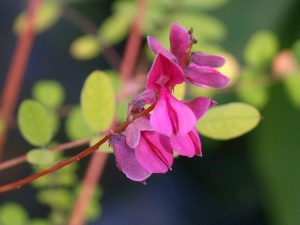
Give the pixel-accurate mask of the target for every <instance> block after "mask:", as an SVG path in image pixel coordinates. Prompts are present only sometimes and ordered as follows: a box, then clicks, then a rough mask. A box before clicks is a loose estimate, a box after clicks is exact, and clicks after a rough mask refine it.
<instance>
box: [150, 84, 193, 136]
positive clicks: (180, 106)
mask: <svg viewBox="0 0 300 225" xmlns="http://www.w3.org/2000/svg"><path fill="white" fill-rule="evenodd" d="M150 124H151V126H152V127H153V128H154V129H155V130H156V131H157V132H159V133H161V134H164V135H167V136H172V135H185V134H186V133H188V132H189V131H191V130H192V129H193V127H194V126H195V124H196V116H195V114H194V113H193V111H192V110H191V109H190V108H189V107H188V106H187V105H185V104H184V103H183V102H181V101H178V100H177V99H176V98H174V97H173V96H172V94H171V92H170V91H169V90H168V89H161V90H160V96H159V99H158V101H157V103H156V106H155V108H154V110H153V112H152V114H151V116H150Z"/></svg>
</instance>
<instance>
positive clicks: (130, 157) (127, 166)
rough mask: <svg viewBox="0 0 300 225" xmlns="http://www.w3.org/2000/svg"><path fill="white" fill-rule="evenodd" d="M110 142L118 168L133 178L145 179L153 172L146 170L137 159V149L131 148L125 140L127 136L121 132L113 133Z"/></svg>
mask: <svg viewBox="0 0 300 225" xmlns="http://www.w3.org/2000/svg"><path fill="white" fill-rule="evenodd" d="M110 144H111V145H112V147H113V150H114V153H115V159H116V164H117V166H118V168H119V169H120V170H121V171H122V172H123V173H124V174H125V175H126V176H127V177H128V178H129V179H131V180H134V181H144V180H146V179H147V178H148V177H149V176H150V175H151V173H150V172H149V171H147V170H145V169H144V168H143V167H142V166H141V165H140V164H139V163H138V161H137V159H136V156H135V151H134V149H132V148H129V147H128V145H127V144H126V141H125V136H124V135H121V134H116V135H113V137H112V138H111V139H110Z"/></svg>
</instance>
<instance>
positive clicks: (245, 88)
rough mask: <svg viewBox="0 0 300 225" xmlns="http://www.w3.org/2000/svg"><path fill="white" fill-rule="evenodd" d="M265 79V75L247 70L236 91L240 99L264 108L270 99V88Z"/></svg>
mask: <svg viewBox="0 0 300 225" xmlns="http://www.w3.org/2000/svg"><path fill="white" fill-rule="evenodd" d="M264 78H265V77H264V76H263V74H258V73H256V72H254V71H251V70H247V69H245V70H244V71H243V72H242V74H241V76H240V81H239V84H238V86H237V89H236V92H237V95H238V97H239V98H240V99H241V100H242V101H244V102H246V103H249V104H251V105H254V106H256V107H258V108H263V107H264V106H265V104H266V103H267V102H268V99H269V92H268V87H267V86H266V84H265V82H264Z"/></svg>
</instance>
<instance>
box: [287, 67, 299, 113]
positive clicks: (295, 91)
mask: <svg viewBox="0 0 300 225" xmlns="http://www.w3.org/2000/svg"><path fill="white" fill-rule="evenodd" d="M283 83H284V85H285V87H286V90H287V94H288V96H289V98H290V100H291V102H292V103H293V104H294V106H295V107H297V108H299V109H300V72H297V73H294V74H290V75H288V76H287V77H285V79H284V80H283Z"/></svg>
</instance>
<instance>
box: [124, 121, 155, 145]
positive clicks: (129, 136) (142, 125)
mask: <svg viewBox="0 0 300 225" xmlns="http://www.w3.org/2000/svg"><path fill="white" fill-rule="evenodd" d="M144 130H149V131H153V130H154V128H152V127H151V126H150V121H149V118H146V117H141V118H137V119H135V120H134V121H133V122H132V123H131V124H129V125H128V126H127V128H126V131H125V132H126V143H127V145H128V146H129V147H130V148H135V147H136V146H137V145H138V143H139V140H140V133H141V131H144Z"/></svg>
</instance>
